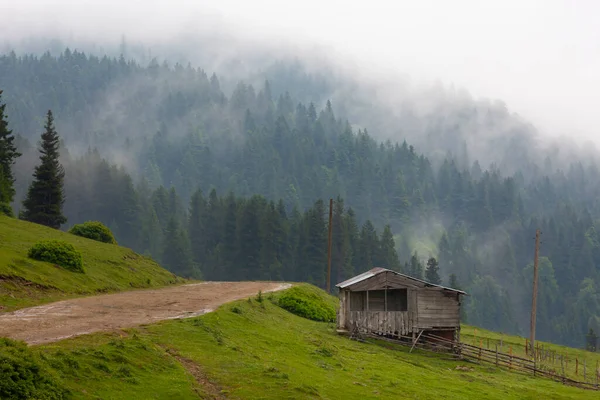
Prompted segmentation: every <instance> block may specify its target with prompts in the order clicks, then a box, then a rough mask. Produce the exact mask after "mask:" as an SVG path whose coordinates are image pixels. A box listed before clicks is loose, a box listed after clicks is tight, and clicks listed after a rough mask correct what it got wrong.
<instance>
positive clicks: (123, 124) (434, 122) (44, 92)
mask: <svg viewBox="0 0 600 400" xmlns="http://www.w3.org/2000/svg"><path fill="white" fill-rule="evenodd" d="M125 43H126V42H124V43H123V44H121V45H120V46H118V47H116V46H115V47H113V48H112V49H111V51H110V52H108V54H113V55H115V58H117V59H118V58H119V56H118V54H119V50H123V51H124V53H125V54H129V55H131V57H135V58H137V59H138V60H143V61H140V63H139V64H138V63H137V62H131V61H128V60H126V59H122V60H120V62H122V63H125V64H127V65H128V67H127V68H123V70H121V71H119V73H118V74H117V73H116V69H115V68H114V66H113V67H110V66H109V64H110V61H109V60H110V59H105V58H104V57H105V56H104V54H99V55H98V56H93V55H91V56H89V57H90V58H91V60H90V61H92V60H96V59H97V61H94V62H89V63H87V64H86V65H87V66H88V67H89V68H87V70H86V71H80V70H79V68H80V66H79V65H78V60H77V58H78V57H80V58H82V61H83V59H85V58H87V57H88V56H87V55H86V54H85V53H84V54H82V53H80V52H77V51H71V52H70V55H69V56H68V57H65V54H64V53H62V55H61V56H60V59H59V60H58V69H57V70H56V71H54V73H57V72H58V71H60V73H66V71H70V74H69V76H68V78H66V77H63V76H54V77H52V78H50V77H49V79H52V81H53V82H54V83H53V84H54V85H56V87H54V89H53V91H55V92H56V93H48V89H47V85H46V88H41V87H36V86H35V83H34V82H35V81H36V80H31V76H28V75H27V74H15V72H14V71H11V70H10V68H11V65H12V67H13V68H14V67H15V66H16V65H17V63H16V60H15V59H13V57H11V56H5V57H3V61H2V65H3V69H2V71H1V72H2V74H3V75H2V76H3V77H4V80H5V82H6V83H5V84H4V86H5V87H6V89H5V90H6V92H7V93H6V96H11V92H13V91H14V90H19V91H20V93H29V92H31V93H35V95H36V97H37V99H31V100H29V103H30V104H28V105H27V106H26V107H28V108H29V109H30V111H28V113H29V114H27V113H25V114H23V115H22V116H19V115H17V117H20V120H18V121H15V123H16V124H17V128H19V130H21V131H23V132H24V134H25V135H26V136H27V135H28V134H27V132H31V131H32V130H34V126H35V125H34V124H35V121H39V118H37V117H33V116H32V115H30V114H34V113H35V114H40V112H41V109H42V108H44V106H41V104H39V105H38V104H37V103H42V102H48V101H49V100H50V99H51V98H52V96H58V97H61V96H63V94H62V93H61V91H63V90H65V87H64V85H63V83H65V81H66V82H71V84H73V85H74V86H76V89H75V93H74V94H75V95H76V96H77V95H84V96H87V97H88V98H87V99H85V101H79V100H76V101H74V102H73V104H60V103H58V104H56V102H55V106H54V109H56V110H57V112H60V111H61V110H60V107H68V108H69V109H68V110H67V115H68V116H69V117H70V116H71V115H74V114H77V115H78V116H79V117H80V118H81V119H83V120H85V121H86V122H78V121H77V120H75V121H73V118H69V120H70V123H71V124H72V125H73V126H65V127H64V128H63V131H65V132H64V134H65V135H66V136H68V137H72V138H70V141H71V144H72V145H74V144H75V143H74V137H75V135H71V134H70V131H73V132H81V131H95V130H101V129H105V130H112V131H113V132H119V136H120V137H123V136H127V137H131V138H134V137H135V138H137V137H139V136H140V135H142V136H143V135H146V134H148V132H149V131H155V130H157V129H158V127H159V126H160V121H159V118H158V117H159V116H160V115H161V114H160V112H161V111H160V110H158V108H159V107H162V106H164V104H165V103H166V102H168V101H171V99H172V97H173V96H174V95H176V94H177V92H181V91H182V90H183V91H185V90H188V91H190V92H192V91H196V92H198V93H201V95H202V96H204V93H206V90H205V87H204V86H206V85H207V83H206V80H207V78H209V77H210V76H212V74H213V72H216V74H217V79H218V81H219V85H217V86H216V87H217V88H218V90H220V91H222V92H223V94H224V95H225V96H227V97H229V96H230V95H231V93H233V91H234V90H235V88H236V87H237V85H238V84H239V82H241V81H243V82H245V83H246V84H250V85H253V87H254V88H259V87H261V86H262V85H263V84H264V82H265V80H268V81H269V83H270V90H271V93H272V96H273V97H274V98H275V99H277V98H278V97H279V96H281V95H285V94H286V93H289V95H290V96H291V97H290V98H291V100H292V101H293V102H294V103H297V102H299V101H300V102H303V103H310V102H313V103H314V104H315V106H316V107H318V108H320V107H324V106H325V104H326V102H327V101H328V100H331V102H332V105H333V110H334V112H335V113H336V115H337V116H338V117H340V118H342V119H345V120H348V122H349V123H350V124H352V125H353V126H355V127H361V128H367V129H368V130H369V132H370V134H371V135H373V136H374V137H376V138H378V139H380V140H387V139H390V140H392V142H396V141H400V142H401V141H403V140H406V141H408V142H409V143H411V144H412V145H413V146H415V148H416V149H417V150H418V151H420V152H423V153H424V154H427V155H428V157H429V158H430V159H431V160H432V161H433V162H434V163H436V165H439V163H440V162H442V161H443V159H444V158H447V157H449V156H450V157H453V158H455V160H456V161H457V162H458V163H459V164H460V165H461V166H462V167H463V168H470V167H471V166H472V163H473V162H474V161H475V160H478V162H479V164H480V165H481V167H482V168H484V169H487V168H489V167H490V166H493V167H494V168H499V169H500V170H501V171H502V172H503V173H504V174H505V175H512V174H514V173H515V172H517V171H521V173H523V174H524V176H525V178H526V179H529V178H531V177H533V176H539V175H540V173H541V172H542V171H544V170H545V169H546V167H548V166H549V165H548V163H547V162H546V161H547V158H548V157H549V156H550V157H551V158H552V160H553V163H552V167H553V169H556V168H565V167H566V166H567V165H568V162H569V161H570V160H572V158H573V157H575V156H577V155H579V154H582V155H583V156H582V157H579V158H580V159H582V160H588V159H590V157H591V158H593V159H597V153H596V151H595V149H594V148H593V146H586V147H584V148H583V149H582V148H576V146H577V144H575V143H569V142H566V141H565V140H561V141H560V142H559V141H558V140H556V139H552V140H551V139H548V138H546V137H543V136H540V134H539V133H538V132H537V131H536V129H535V127H534V126H533V125H532V124H531V123H529V122H528V121H525V120H524V119H523V118H521V117H519V116H518V115H516V114H514V113H511V112H510V111H509V109H508V108H507V106H506V105H505V104H504V103H502V102H500V101H491V100H486V99H474V98H472V97H471V96H470V95H469V94H468V92H466V91H465V90H456V89H453V88H445V87H442V86H441V85H436V86H425V85H420V86H419V85H417V84H415V83H411V82H410V81H409V80H407V79H404V78H403V79H400V78H399V79H398V80H394V81H389V80H384V79H383V78H378V77H377V76H369V75H368V73H366V72H365V71H360V70H357V69H356V67H354V66H349V67H340V66H336V65H335V64H334V62H333V61H332V60H327V59H325V57H323V58H318V57H317V60H310V61H306V60H302V59H300V58H299V57H298V56H286V55H285V54H283V55H277V54H273V53H272V50H271V51H270V50H268V49H265V48H260V47H258V48H257V49H256V52H257V54H258V55H260V57H256V56H255V57H252V56H251V55H248V54H251V51H250V50H248V49H246V50H245V52H244V53H243V55H242V56H240V55H235V56H234V55H229V56H228V55H227V54H228V53H227V52H226V53H225V55H222V56H221V57H220V58H219V59H218V61H215V59H214V58H213V59H212V60H210V61H209V59H210V56H213V55H214V44H212V45H209V44H207V43H205V42H201V44H204V45H205V46H207V47H206V48H207V50H208V51H206V52H204V51H203V50H202V49H203V48H202V47H199V48H197V53H194V54H199V56H194V57H189V58H188V59H187V61H188V62H189V60H190V59H192V58H196V59H200V60H204V61H206V63H207V64H209V65H210V67H211V68H214V67H216V68H221V69H218V70H214V69H211V68H204V65H203V64H188V63H186V59H185V58H182V57H181V56H180V57H176V56H172V58H171V59H169V58H166V57H164V58H160V57H159V58H150V57H149V56H148V54H152V52H151V51H150V50H148V49H146V48H144V47H140V46H141V45H140V46H138V47H137V48H136V47H134V46H132V47H134V49H137V50H130V51H127V49H128V48H129V47H128V45H126V44H125ZM54 46H55V47H56V46H57V45H56V44H55V45H54ZM30 47H31V46H30ZM83 47H84V48H85V47H88V48H91V49H94V48H97V47H98V46H94V45H90V44H84V45H83ZM173 47H174V48H177V47H176V46H173ZM163 53H166V54H179V53H177V52H176V50H171V52H170V53H169V52H163ZM55 54H56V53H55ZM133 54H135V55H137V56H134V55H133ZM159 54H161V53H160V52H159ZM202 55H204V56H202ZM245 55H248V59H242V58H241V57H243V56H245ZM38 57H40V60H41V61H40V63H43V62H44V61H43V60H44V59H45V58H46V57H50V58H54V57H56V55H50V54H48V53H45V54H44V53H42V55H40V56H38ZM228 57H229V58H228ZM270 57H272V58H270ZM277 57H279V58H277ZM300 57H302V55H300ZM149 58H150V59H149ZM148 59H149V60H148ZM173 60H178V61H182V63H183V64H181V65H182V66H179V67H177V64H174V62H173ZM84 63H85V62H84ZM165 63H168V64H167V65H170V67H168V68H165ZM94 64H97V65H94ZM93 65H94V66H93ZM103 65H104V66H103ZM173 65H175V67H173ZM190 65H191V68H193V69H194V70H197V68H200V69H199V70H198V75H203V77H202V78H200V77H193V76H192V75H191V74H187V75H186V74H181V73H180V72H181V70H182V69H187V68H188V67H189V66H190ZM92 66H93V67H92ZM146 66H149V67H150V68H148V70H146ZM103 68H109V70H108V71H106V73H107V74H108V76H106V75H105V76H104V77H105V78H106V77H108V80H106V81H105V82H104V85H105V86H95V87H92V86H90V85H89V84H88V83H83V82H77V80H78V79H83V80H85V79H87V78H88V76H89V77H90V78H92V77H93V76H100V75H101V74H104V73H105V71H103ZM111 68H112V72H111ZM174 68H176V69H178V70H179V72H178V71H174ZM30 71H31V72H33V71H34V70H30ZM150 71H154V72H150ZM0 79H2V78H0ZM39 79H40V78H39V77H38V78H37V81H38V82H39ZM92 79H96V78H92ZM190 79H191V80H192V81H195V82H194V83H191V82H188V80H190ZM198 79H204V83H202V84H200V83H199V82H197V80H198ZM25 82H32V85H33V86H30V87H27V85H29V84H28V83H25ZM0 83H2V82H0ZM48 83H49V82H48ZM22 84H23V85H25V86H23V87H22V88H21V87H19V88H17V87H18V86H20V85H22ZM190 84H191V85H194V86H192V87H193V89H191V88H192V87H190V86H189V85H190ZM165 85H166V86H165ZM202 85H204V86H202ZM13 88H14V90H11V89H13ZM83 91H86V92H87V93H86V94H84V93H83ZM213 95H217V96H218V95H219V94H217V93H216V92H215V93H212V94H211V95H209V96H213ZM132 96H137V98H133V97H132ZM55 99H56V97H55ZM138 100H139V101H138ZM50 101H52V100H50ZM124 103H129V104H124ZM131 103H134V104H135V107H139V109H142V108H143V109H144V110H146V111H148V112H147V114H148V115H152V116H153V118H154V119H152V118H148V117H142V118H145V119H146V120H145V121H144V122H142V121H140V118H139V114H140V113H139V110H138V111H134V110H131V111H130V113H131V114H132V115H135V116H136V118H131V117H130V116H128V115H124V114H123V108H125V109H127V108H129V109H131V108H132V107H131V106H130V104H131ZM124 106H125V107H124ZM183 108H185V110H187V111H189V112H191V113H192V115H193V118H196V119H198V118H200V119H202V118H203V117H204V116H205V115H206V113H204V112H203V111H202V110H203V109H202V105H199V104H196V103H194V104H186V105H184V107H183ZM194 108H196V109H194ZM91 110H93V112H92V111H91ZM19 111H21V110H19ZM177 118H178V120H179V121H178V123H180V124H181V126H187V127H189V126H190V124H192V125H193V124H195V125H198V121H197V120H196V121H194V120H191V121H187V120H185V118H189V117H188V116H185V118H184V115H178V116H177ZM38 124H39V122H38ZM99 126H101V127H103V128H98V127H99ZM185 129H186V128H176V129H172V130H171V131H172V133H178V132H181V131H182V130H185ZM142 132H143V133H142ZM112 134H114V133H108V134H107V133H104V135H105V137H104V139H105V140H107V141H109V138H110V135H112ZM106 135H108V136H106ZM102 140H103V139H102V138H100V137H97V138H95V139H94V140H89V139H87V140H81V137H78V140H77V142H79V143H78V144H81V145H82V146H84V148H85V147H86V146H88V145H92V146H102V143H101V141H102ZM110 141H112V139H110ZM565 142H566V143H565ZM569 146H573V148H569ZM553 169H551V170H550V171H545V172H546V173H552V172H554V170H553Z"/></svg>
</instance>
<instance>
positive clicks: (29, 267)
mask: <svg viewBox="0 0 600 400" xmlns="http://www.w3.org/2000/svg"><path fill="white" fill-rule="evenodd" d="M44 239H59V240H64V241H66V242H69V243H71V244H72V245H74V246H75V247H76V249H77V250H79V251H80V252H81V253H82V256H83V264H84V268H85V274H79V273H73V272H69V271H67V270H65V269H62V268H60V267H56V266H54V265H53V264H50V263H45V262H39V261H35V260H32V259H30V258H28V257H27V251H28V250H29V248H30V247H31V246H32V245H33V244H34V243H35V242H37V241H39V240H44ZM177 282H183V280H182V279H181V278H178V277H176V276H175V275H173V274H172V273H170V272H168V271H166V270H165V269H163V268H161V267H160V266H159V265H158V264H156V262H154V261H152V260H151V259H149V258H147V257H143V256H140V255H138V254H136V253H134V252H133V251H132V250H130V249H127V248H124V247H120V246H116V245H110V244H105V243H100V242H97V241H93V240H89V239H85V238H82V237H79V236H75V235H71V234H68V233H65V232H60V231H57V230H54V229H50V228H46V227H44V226H41V225H37V224H32V223H28V222H24V221H19V220H17V219H14V218H8V217H5V216H1V215H0V311H10V310H14V309H16V308H21V307H26V306H31V305H36V304H40V303H44V302H48V301H54V300H61V299H63V298H66V297H73V296H82V295H88V294H95V293H104V292H114V291H120V290H131V289H133V288H142V287H146V288H147V287H158V286H164V285H169V284H174V283H177Z"/></svg>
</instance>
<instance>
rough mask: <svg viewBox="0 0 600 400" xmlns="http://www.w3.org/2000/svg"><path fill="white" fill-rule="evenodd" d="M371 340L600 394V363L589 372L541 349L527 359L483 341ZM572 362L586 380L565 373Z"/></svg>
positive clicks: (433, 337) (430, 338)
mask: <svg viewBox="0 0 600 400" xmlns="http://www.w3.org/2000/svg"><path fill="white" fill-rule="evenodd" d="M368 336H369V337H372V338H375V339H380V340H381V339H383V340H386V341H390V342H393V343H399V344H406V345H408V346H411V351H412V348H418V349H421V350H426V351H434V352H440V351H451V352H453V353H454V354H456V356H457V357H458V358H462V359H467V360H470V361H473V362H477V363H488V364H493V365H495V366H497V367H501V368H507V369H509V370H511V371H515V372H521V373H527V374H532V375H534V376H540V377H546V378H550V379H553V380H555V381H558V382H562V383H564V384H566V385H571V386H577V387H580V388H583V389H591V390H599V381H600V369H599V366H598V362H596V365H595V366H594V367H595V368H594V367H590V368H589V369H588V366H587V364H586V361H585V360H584V361H583V363H580V362H579V360H578V359H576V361H573V360H569V359H568V358H565V356H564V355H560V354H557V353H555V352H554V353H553V352H550V351H544V350H543V349H542V348H539V349H537V348H536V350H535V356H531V357H530V358H524V357H520V356H517V355H515V354H513V349H512V345H509V346H508V353H506V352H503V351H502V350H501V349H502V348H503V347H504V346H499V345H498V343H495V344H493V348H489V347H490V345H489V344H488V348H484V347H483V340H481V341H480V345H479V346H474V345H471V344H468V343H464V342H454V341H452V340H448V339H446V338H442V337H440V336H436V335H433V334H424V335H423V336H422V337H421V339H422V340H417V341H413V338H412V337H408V336H400V337H398V338H397V339H388V338H386V337H385V336H379V335H375V334H369V335H368ZM488 343H489V342H488ZM499 347H500V349H499ZM550 359H552V360H553V363H554V366H555V367H558V368H553V367H552V366H550V365H549V364H548V362H544V360H546V361H548V360H550ZM569 362H571V363H573V362H575V363H576V364H577V365H576V366H575V368H576V376H579V375H578V374H579V373H581V374H582V375H581V377H582V378H583V380H579V379H574V378H572V377H571V376H572V373H571V374H568V373H567V372H566V371H567V370H569V368H568V366H569V365H568V364H569ZM580 370H581V371H580Z"/></svg>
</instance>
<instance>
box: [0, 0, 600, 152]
mask: <svg viewBox="0 0 600 400" xmlns="http://www.w3.org/2000/svg"><path fill="white" fill-rule="evenodd" d="M0 12H1V13H2V14H3V15H5V16H7V18H4V20H3V23H2V24H1V25H0V37H1V38H3V39H2V40H3V41H4V43H3V44H4V45H8V44H10V45H14V44H19V43H21V44H23V43H26V42H22V40H23V39H27V38H31V37H46V38H49V37H56V38H62V39H63V40H65V41H66V42H75V43H76V42H77V41H86V40H93V41H94V42H96V43H100V44H102V43H106V44H111V43H112V44H117V43H118V42H119V41H120V40H121V37H122V35H125V36H126V38H127V40H129V41H131V42H143V43H145V44H146V45H151V46H152V47H153V48H161V46H162V48H163V49H166V48H171V47H172V44H173V43H179V47H178V49H179V51H180V52H181V53H182V55H184V56H185V57H187V58H188V59H189V60H192V61H193V60H206V59H209V58H211V57H212V58H211V59H212V60H213V61H217V60H220V61H223V60H226V59H227V57H229V56H234V55H235V56H240V55H242V54H243V51H244V50H249V53H252V52H253V50H251V49H256V48H257V46H258V45H260V46H262V48H263V49H270V51H271V52H274V53H275V54H277V55H283V54H291V55H293V54H303V55H311V56H313V61H315V60H319V59H320V58H329V59H335V60H337V62H338V65H339V66H343V67H344V68H346V69H347V70H353V71H362V73H363V77H364V76H369V77H371V78H373V79H374V80H375V81H380V82H384V83H388V87H390V88H393V87H394V85H393V84H394V83H397V82H399V81H401V79H403V77H405V76H409V77H410V78H411V80H412V82H420V83H431V82H437V81H439V82H441V83H442V84H444V85H445V86H451V85H454V87H456V88H464V89H467V90H468V91H469V93H470V94H471V95H472V96H474V97H476V98H477V97H486V98H492V99H502V100H503V101H505V102H506V104H507V105H508V107H509V108H510V110H511V111H514V112H517V113H519V114H520V115H521V116H523V117H524V118H526V119H528V120H530V121H531V122H533V123H534V124H535V126H536V127H537V128H539V130H540V131H542V132H544V133H546V134H550V135H553V136H557V135H567V137H568V138H578V139H593V140H594V141H595V142H596V143H598V142H600V138H598V139H597V138H596V137H597V136H600V135H596V130H597V126H598V125H599V123H600V114H598V113H597V112H596V108H597V104H600V73H599V72H598V71H600V40H599V39H600V26H598V25H597V24H595V16H597V15H600V3H598V2H595V1H592V0H588V1H578V2H572V1H559V0H546V1H541V0H539V1H534V0H529V1H516V0H503V1H486V2H481V1H477V0H456V1H453V2H445V1H433V0H422V1H410V2H407V1H396V2H388V1H378V0H376V1H370V2H366V3H365V2H348V1H338V0H332V1H327V2H318V1H313V0H307V1H304V2H280V1H274V0H255V1H251V2H246V1H233V0H220V1H218V2H217V1H213V2H209V1H191V0H187V1H186V0H171V1H166V0H145V1H138V0H129V1H123V0H121V1H116V0H103V1H98V0H79V1H77V2H71V1H67V0H54V1H44V0H20V1H16V0H0ZM193 36H196V37H202V38H204V39H203V40H205V41H206V40H210V39H211V38H212V40H213V43H214V44H215V47H214V48H213V49H211V50H212V51H211V54H210V57H209V55H208V54H203V55H202V57H200V55H198V57H197V56H196V55H195V54H194V50H195V46H193V45H191V44H192V42H189V41H188V42H186V43H184V42H183V41H181V40H183V39H182V38H183V37H185V38H186V40H189V38H190V37H193ZM179 39H181V40H179ZM0 44H2V43H0ZM175 48H177V47H173V49H175ZM203 51H205V49H203ZM257 55H264V53H255V54H254V56H255V57H257ZM305 58H306V57H305ZM216 66H217V64H214V65H211V66H209V67H211V68H212V67H214V68H216ZM218 72H219V71H217V73H218Z"/></svg>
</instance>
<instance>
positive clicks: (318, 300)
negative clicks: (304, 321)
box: [278, 286, 337, 322]
mask: <svg viewBox="0 0 600 400" xmlns="http://www.w3.org/2000/svg"><path fill="white" fill-rule="evenodd" d="M336 303H337V301H336V299H335V298H334V297H332V296H330V295H328V294H327V293H325V292H323V291H322V290H320V289H318V288H316V287H310V286H294V287H292V288H291V289H288V290H286V291H285V292H283V293H282V294H281V295H280V296H279V300H278V304H279V306H280V307H281V308H283V309H285V310H287V311H289V312H291V313H292V314H296V315H298V316H300V317H304V318H308V319H311V320H313V321H323V322H334V321H335V318H336Z"/></svg>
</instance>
